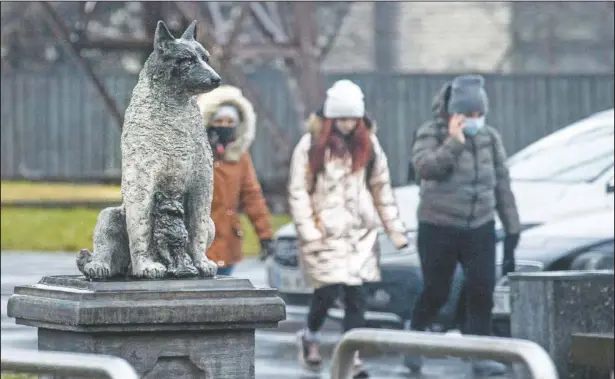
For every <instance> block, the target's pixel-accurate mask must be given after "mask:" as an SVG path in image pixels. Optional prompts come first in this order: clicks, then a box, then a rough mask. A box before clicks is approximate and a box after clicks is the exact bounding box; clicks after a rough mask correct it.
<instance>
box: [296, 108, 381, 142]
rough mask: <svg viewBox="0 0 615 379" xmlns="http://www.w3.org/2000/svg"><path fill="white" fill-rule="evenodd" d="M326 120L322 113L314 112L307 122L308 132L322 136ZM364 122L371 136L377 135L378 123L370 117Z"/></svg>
mask: <svg viewBox="0 0 615 379" xmlns="http://www.w3.org/2000/svg"><path fill="white" fill-rule="evenodd" d="M323 120H324V116H323V115H322V112H321V111H318V112H314V113H312V114H310V115H309V116H308V118H307V119H306V120H305V123H304V126H305V129H306V131H307V132H309V133H310V134H311V135H312V136H318V135H320V132H321V131H322V123H323ZM363 121H364V122H365V126H366V127H367V129H368V130H369V132H370V133H371V134H376V130H377V129H378V128H377V125H376V121H375V120H374V119H373V118H371V117H369V116H368V115H365V116H363Z"/></svg>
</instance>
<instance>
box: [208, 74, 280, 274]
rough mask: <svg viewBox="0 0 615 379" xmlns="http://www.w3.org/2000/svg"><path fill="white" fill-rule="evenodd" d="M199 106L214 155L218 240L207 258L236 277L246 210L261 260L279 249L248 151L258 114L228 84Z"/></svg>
mask: <svg viewBox="0 0 615 379" xmlns="http://www.w3.org/2000/svg"><path fill="white" fill-rule="evenodd" d="M197 104H198V106H199V109H200V111H201V115H202V116H203V119H204V122H205V127H206V128H207V136H208V138H209V142H210V144H211V148H212V151H213V155H214V194H213V200H212V203H211V218H212V220H213V222H214V224H215V226H216V235H215V238H214V241H213V243H212V245H211V246H210V248H209V249H208V250H207V257H208V258H209V259H211V260H213V261H214V262H216V263H217V264H218V275H231V273H232V272H233V268H234V267H235V264H237V263H238V262H239V261H240V260H241V259H242V258H243V252H242V250H241V239H242V236H243V231H242V229H241V224H240V221H239V211H240V209H241V210H243V211H245V213H246V214H247V216H248V218H249V219H250V221H251V222H252V225H253V226H254V229H255V231H256V234H257V235H258V238H259V239H260V245H261V259H264V258H265V257H266V256H267V255H269V254H270V253H271V250H272V246H273V245H272V237H273V230H272V227H271V221H270V215H269V210H268V209H267V204H266V203H265V198H264V196H263V192H262V190H261V186H260V184H259V181H258V178H257V177H256V171H255V170H254V166H253V164H252V158H251V157H250V153H249V151H248V149H249V148H250V145H251V144H252V141H253V140H254V135H255V132H256V114H255V112H254V108H253V107H252V104H251V103H250V102H249V101H248V99H246V98H245V97H244V96H243V94H242V92H241V90H240V89H239V88H236V87H233V86H228V85H226V86H220V87H218V88H216V89H215V90H213V91H211V92H208V93H205V94H202V95H199V96H198V98H197Z"/></svg>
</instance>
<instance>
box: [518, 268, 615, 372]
mask: <svg viewBox="0 0 615 379" xmlns="http://www.w3.org/2000/svg"><path fill="white" fill-rule="evenodd" d="M509 278H510V290H511V320H510V323H511V334H512V337H514V338H522V339H527V340H530V341H534V342H536V343H537V344H539V345H540V346H542V347H543V348H544V349H545V350H546V351H547V352H548V353H549V355H550V356H551V359H553V362H554V363H555V365H556V367H557V369H558V371H559V375H560V379H602V378H607V379H608V378H609V370H597V369H589V368H584V367H579V366H578V365H575V364H572V363H570V356H571V349H570V346H571V340H572V336H571V335H572V333H607V332H610V333H612V332H613V271H606V270H605V271H561V272H532V273H515V274H511V275H510V276H509Z"/></svg>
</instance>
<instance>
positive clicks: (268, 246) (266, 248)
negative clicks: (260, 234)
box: [258, 239, 274, 262]
mask: <svg viewBox="0 0 615 379" xmlns="http://www.w3.org/2000/svg"><path fill="white" fill-rule="evenodd" d="M273 248H274V245H273V241H272V240H270V239H264V240H261V252H260V254H259V256H258V258H259V259H260V260H261V262H262V261H264V260H265V259H267V257H268V256H270V255H272V254H273Z"/></svg>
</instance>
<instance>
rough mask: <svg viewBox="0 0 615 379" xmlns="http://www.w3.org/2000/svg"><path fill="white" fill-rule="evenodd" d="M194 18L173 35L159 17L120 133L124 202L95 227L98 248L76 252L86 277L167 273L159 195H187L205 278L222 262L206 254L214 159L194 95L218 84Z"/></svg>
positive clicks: (197, 261)
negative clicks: (159, 246) (158, 235)
mask: <svg viewBox="0 0 615 379" xmlns="http://www.w3.org/2000/svg"><path fill="white" fill-rule="evenodd" d="M195 27H196V21H194V22H192V23H191V24H190V26H188V28H187V29H186V31H185V32H184V33H183V35H182V36H181V37H180V38H177V39H176V38H174V37H173V36H172V35H171V33H170V32H169V30H168V29H167V27H166V25H165V24H164V22H162V21H158V25H157V28H156V35H155V38H154V51H153V52H152V54H151V55H150V56H149V58H148V59H147V61H146V62H145V64H144V66H143V69H142V70H141V72H140V73H139V80H138V82H137V84H136V86H135V88H134V90H133V93H132V97H131V99H130V103H129V105H128V108H127V109H126V114H125V117H124V126H123V130H122V136H121V151H122V205H121V206H119V207H111V208H106V209H104V210H102V211H101V213H100V215H99V217H98V220H97V224H96V227H95V229H94V251H93V252H92V253H91V254H89V253H86V252H84V251H83V250H82V251H81V252H80V253H79V258H78V265H77V266H78V267H79V266H81V267H79V269H80V271H81V272H82V273H83V274H84V275H85V276H86V277H87V278H89V279H96V280H100V279H107V278H112V277H116V276H120V275H122V274H123V273H125V272H127V271H128V270H129V271H130V274H131V275H132V276H133V277H135V278H146V279H155V278H163V277H165V276H166V275H167V270H168V267H167V264H168V262H167V261H166V260H164V259H160V257H159V254H158V252H157V251H156V247H155V244H154V241H153V240H154V238H153V234H154V233H153V231H154V228H153V225H154V212H153V210H154V204H155V201H154V194H155V193H156V192H162V193H164V194H165V196H168V197H170V198H178V199H179V198H181V199H183V207H184V211H185V215H184V220H185V227H186V230H187V232H188V243H187V245H188V246H187V249H186V250H187V253H188V255H189V257H190V259H191V261H192V262H191V263H192V265H193V266H194V267H195V268H196V269H197V270H198V272H199V273H200V275H201V276H205V277H212V276H214V275H215V274H216V270H217V265H216V264H215V263H214V262H212V261H211V260H209V259H207V257H206V256H205V252H206V250H207V248H209V246H210V245H211V243H212V242H213V238H214V233H215V227H214V224H213V221H212V220H211V218H210V214H211V200H212V196H213V156H212V151H211V146H210V145H209V142H208V141H207V134H206V132H205V127H204V125H203V118H202V117H201V115H200V113H199V109H198V107H197V105H196V102H195V95H198V94H201V93H205V92H209V91H211V90H213V89H215V88H216V87H218V86H219V84H220V80H221V79H220V76H219V75H218V74H217V73H216V72H215V71H214V70H213V69H212V68H211V67H210V66H209V64H208V61H209V53H208V52H207V50H205V49H204V48H203V46H201V44H199V43H198V42H197V41H196V40H195V32H196V30H195Z"/></svg>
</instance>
